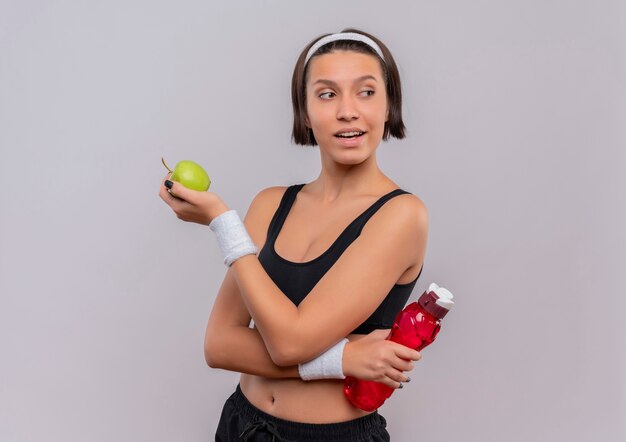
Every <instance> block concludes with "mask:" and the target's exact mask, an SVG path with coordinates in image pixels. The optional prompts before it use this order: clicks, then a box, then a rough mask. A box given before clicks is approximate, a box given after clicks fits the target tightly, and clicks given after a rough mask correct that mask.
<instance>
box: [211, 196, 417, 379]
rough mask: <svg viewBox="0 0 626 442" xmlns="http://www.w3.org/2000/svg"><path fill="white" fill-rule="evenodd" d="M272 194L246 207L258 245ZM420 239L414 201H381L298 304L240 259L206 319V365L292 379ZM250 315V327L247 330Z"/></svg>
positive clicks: (375, 296)
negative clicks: (253, 324)
mask: <svg viewBox="0 0 626 442" xmlns="http://www.w3.org/2000/svg"><path fill="white" fill-rule="evenodd" d="M278 192H281V194H282V189H280V188H269V189H265V190H264V191H261V192H260V193H259V194H258V195H257V196H256V197H255V199H254V200H253V202H252V204H251V205H250V208H249V210H248V213H247V215H246V217H245V220H244V224H245V225H246V229H247V230H248V232H249V233H250V236H251V237H252V239H253V241H254V242H255V243H256V244H262V243H263V242H264V238H265V233H266V231H267V225H268V224H269V218H270V217H271V214H273V212H274V210H275V208H276V205H275V204H274V205H272V204H271V203H268V202H269V201H274V202H275V201H276V200H277V197H276V196H277V194H278ZM278 199H279V198H278ZM388 232H393V234H391V235H389V233H388ZM426 234H427V214H426V209H425V207H424V206H423V204H422V203H421V202H420V201H419V200H418V199H417V198H415V197H413V196H408V195H407V196H405V195H403V196H402V197H397V198H395V199H393V200H390V201H388V202H387V203H386V204H385V205H384V206H383V207H381V209H380V210H379V211H378V212H377V214H376V216H374V217H372V218H371V219H370V220H369V221H368V223H367V224H366V226H365V228H364V229H363V231H362V233H361V235H360V236H359V237H358V238H357V239H356V240H355V241H354V242H353V243H352V244H351V245H350V246H349V247H348V248H347V249H346V251H345V252H344V253H343V254H342V256H341V257H340V258H339V259H338V260H337V262H336V263H335V265H334V266H333V267H332V268H331V269H330V270H329V271H328V272H327V273H326V275H324V277H323V278H322V279H321V280H320V281H319V282H318V284H317V285H316V286H315V287H314V288H313V290H312V291H311V292H310V293H309V294H308V295H307V297H306V298H305V300H304V301H303V302H302V303H301V304H300V305H299V306H295V305H294V304H293V303H292V302H291V301H290V300H289V299H288V298H287V297H286V296H285V295H284V293H282V292H281V291H280V289H279V288H278V287H277V286H276V285H275V283H274V282H273V281H272V280H271V278H270V277H269V276H268V275H267V273H266V272H265V269H264V268H263V267H262V266H261V264H260V262H259V260H258V258H257V257H256V256H255V255H248V256H244V257H243V258H240V259H239V260H237V261H236V262H235V263H234V264H233V265H232V266H231V268H230V269H229V270H228V272H227V274H226V277H225V279H224V282H223V283H222V286H221V288H220V291H219V293H218V296H217V299H216V301H215V304H214V307H213V310H212V312H211V316H210V318H209V323H208V325H207V333H206V337H205V356H206V359H207V363H208V364H209V365H210V366H212V367H220V368H226V369H229V370H234V371H239V372H243V373H250V374H256V375H260V376H265V377H299V376H298V371H297V364H298V363H301V362H304V361H308V360H310V359H312V358H314V357H316V356H317V355H319V354H321V353H322V352H324V351H325V350H326V349H327V348H328V347H330V346H331V345H333V344H334V343H336V342H338V341H339V340H340V339H342V338H343V337H345V336H347V335H348V333H349V332H350V331H351V330H353V329H354V328H356V326H357V325H358V324H360V323H362V322H363V321H364V320H365V319H366V318H367V317H368V316H369V315H370V314H371V313H372V312H373V311H374V310H375V309H376V307H377V306H378V305H379V304H380V302H381V301H382V299H383V298H384V296H386V294H387V293H388V292H389V290H390V289H391V287H392V286H393V284H395V282H396V281H397V280H398V278H399V276H400V275H401V274H402V273H403V272H404V271H405V270H406V269H407V268H408V267H409V266H411V265H413V264H415V263H416V260H419V259H422V258H423V256H424V251H425V247H426ZM251 318H252V319H254V322H255V326H256V327H257V329H251V328H249V323H250V319H251ZM351 344H352V343H350V344H348V345H347V346H346V352H348V348H349V347H350V345H351ZM409 351H410V350H409ZM345 359H346V358H345V357H344V368H347V367H345ZM406 359H411V357H409V356H408V355H407V357H406ZM412 359H414V360H416V359H415V358H414V357H413V358H412ZM349 371H350V370H349V369H348V370H346V369H344V373H346V374H350V373H349Z"/></svg>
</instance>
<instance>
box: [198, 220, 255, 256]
mask: <svg viewBox="0 0 626 442" xmlns="http://www.w3.org/2000/svg"><path fill="white" fill-rule="evenodd" d="M209 228H210V229H211V230H212V231H213V232H215V235H216V236H217V242H218V243H219V246H220V250H221V251H222V255H223V256H224V264H226V266H227V267H230V266H231V265H232V264H233V262H235V261H236V260H238V259H239V258H241V257H242V256H245V255H250V254H252V255H256V254H257V252H258V251H259V249H258V247H257V246H256V245H255V244H254V243H253V242H252V239H251V238H250V235H249V234H248V231H247V230H246V226H245V225H244V224H243V222H241V219H240V218H239V215H237V211H236V210H229V211H227V212H224V213H222V214H221V215H220V216H217V217H215V218H214V219H213V221H211V222H210V223H209Z"/></svg>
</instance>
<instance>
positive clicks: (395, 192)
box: [355, 189, 411, 234]
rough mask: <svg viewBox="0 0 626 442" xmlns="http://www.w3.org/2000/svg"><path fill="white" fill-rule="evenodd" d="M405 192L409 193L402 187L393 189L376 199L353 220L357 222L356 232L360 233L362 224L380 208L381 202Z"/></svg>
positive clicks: (383, 202)
mask: <svg viewBox="0 0 626 442" xmlns="http://www.w3.org/2000/svg"><path fill="white" fill-rule="evenodd" d="M405 193H411V192H407V191H406V190H404V189H395V190H392V191H391V192H389V193H388V194H386V195H383V196H381V197H380V199H378V201H376V202H375V203H374V204H372V205H371V206H370V207H369V208H368V209H367V210H366V211H365V212H363V213H362V214H361V215H360V216H359V217H358V218H357V219H356V220H355V221H357V222H358V223H359V226H358V230H357V233H358V234H360V233H361V230H362V229H363V226H365V223H366V222H367V221H368V220H369V219H370V218H371V217H372V216H373V215H374V214H375V213H376V212H377V211H378V209H380V208H381V207H382V206H383V204H385V203H386V202H387V201H389V200H390V199H391V198H393V197H395V196H398V195H403V194H405Z"/></svg>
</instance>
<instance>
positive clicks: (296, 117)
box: [291, 28, 406, 146]
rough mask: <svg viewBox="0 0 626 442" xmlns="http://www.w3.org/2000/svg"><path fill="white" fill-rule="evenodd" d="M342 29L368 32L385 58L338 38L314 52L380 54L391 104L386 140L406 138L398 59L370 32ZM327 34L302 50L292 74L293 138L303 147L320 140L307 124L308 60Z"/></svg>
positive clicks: (385, 133)
mask: <svg viewBox="0 0 626 442" xmlns="http://www.w3.org/2000/svg"><path fill="white" fill-rule="evenodd" d="M341 32H354V33H357V34H362V35H365V36H367V37H369V38H371V39H372V40H374V41H375V42H376V44H378V46H379V47H380V49H381V51H382V53H383V55H384V57H385V58H384V60H382V59H381V58H380V56H379V55H378V54H377V53H376V51H375V50H374V49H373V48H371V47H370V46H368V45H367V44H365V43H362V42H360V41H354V40H337V41H333V42H330V43H328V44H326V45H324V46H322V47H321V48H319V49H318V50H317V51H315V53H314V54H313V55H312V57H311V59H313V57H316V56H318V55H322V54H328V53H329V52H333V51H336V50H344V51H354V52H359V53H362V54H368V55H371V56H373V57H376V58H377V59H378V61H379V62H380V66H381V69H382V72H383V77H384V79H385V89H386V92H387V100H388V106H389V119H388V121H386V122H385V129H384V132H383V140H387V139H389V137H390V136H392V137H394V138H397V139H402V138H404V137H405V136H406V135H405V129H406V128H405V127H404V122H403V121H402V88H401V84H400V73H399V72H398V67H397V66H396V62H395V60H394V59H393V56H392V55H391V52H390V51H389V49H387V46H385V45H384V43H383V42H381V41H380V40H379V39H378V38H376V37H374V36H373V35H370V34H368V33H366V32H363V31H360V30H358V29H354V28H347V29H344V30H343V31H341ZM326 35H330V34H325V35H321V36H319V37H318V38H316V39H314V40H313V41H311V42H310V43H309V44H308V45H307V46H306V47H305V48H304V49H303V50H302V52H301V53H300V56H299V57H298V61H297V62H296V66H295V68H294V70H293V76H292V77H291V102H292V105H293V129H292V132H291V139H292V141H293V142H294V143H295V144H301V145H303V146H317V141H316V140H315V136H314V135H313V130H311V128H309V127H307V126H306V120H305V118H306V82H307V76H308V71H309V69H308V66H309V62H310V60H309V62H307V63H305V62H304V61H305V58H306V54H307V52H308V51H309V48H311V46H313V45H314V44H315V42H316V41H318V40H319V39H320V38H323V37H326Z"/></svg>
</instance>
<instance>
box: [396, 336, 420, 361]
mask: <svg viewBox="0 0 626 442" xmlns="http://www.w3.org/2000/svg"><path fill="white" fill-rule="evenodd" d="M388 342H389V343H392V344H395V345H394V353H395V354H396V356H398V357H400V358H402V359H406V360H411V361H419V360H420V359H422V354H421V353H420V352H419V351H417V350H413V349H412V348H409V347H406V346H404V345H402V344H398V343H397V342H392V341H388Z"/></svg>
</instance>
